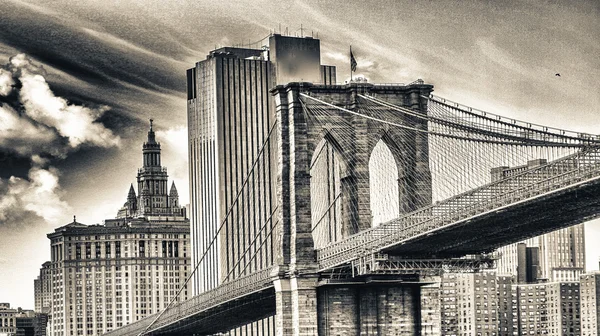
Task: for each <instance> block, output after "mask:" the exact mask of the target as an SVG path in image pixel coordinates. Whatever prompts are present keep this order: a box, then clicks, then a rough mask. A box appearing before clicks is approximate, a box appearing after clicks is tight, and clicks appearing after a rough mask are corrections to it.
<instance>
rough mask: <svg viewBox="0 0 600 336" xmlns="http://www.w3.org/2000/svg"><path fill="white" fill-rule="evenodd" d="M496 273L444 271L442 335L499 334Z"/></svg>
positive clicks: (482, 335) (484, 335)
mask: <svg viewBox="0 0 600 336" xmlns="http://www.w3.org/2000/svg"><path fill="white" fill-rule="evenodd" d="M497 296H498V294H497V284H496V273H495V272H489V271H483V272H475V273H447V274H444V275H443V277H442V294H441V299H442V308H441V309H442V310H441V314H442V333H441V334H442V335H445V336H454V335H457V336H480V335H481V336H496V335H498V298H497Z"/></svg>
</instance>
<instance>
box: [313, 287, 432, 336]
mask: <svg viewBox="0 0 600 336" xmlns="http://www.w3.org/2000/svg"><path fill="white" fill-rule="evenodd" d="M420 302H421V300H420V287H419V285H416V284H409V285H407V284H382V283H377V284H374V285H371V284H366V285H331V286H329V285H328V286H323V287H320V288H319V289H318V304H317V305H318V324H319V335H320V336H333V335H360V336H375V335H411V336H413V335H415V336H416V335H420V334H421V325H420V323H421V322H420V321H421V304H420Z"/></svg>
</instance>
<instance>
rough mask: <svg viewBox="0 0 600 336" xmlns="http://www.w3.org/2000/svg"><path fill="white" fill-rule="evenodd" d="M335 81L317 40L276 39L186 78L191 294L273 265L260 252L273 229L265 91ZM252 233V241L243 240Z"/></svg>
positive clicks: (211, 60)
mask: <svg viewBox="0 0 600 336" xmlns="http://www.w3.org/2000/svg"><path fill="white" fill-rule="evenodd" d="M335 80H336V73H335V67H331V66H325V65H321V63H320V41H319V40H318V39H313V38H311V37H299V38H298V37H289V36H281V35H278V34H275V35H272V36H271V37H270V38H269V45H268V47H267V46H265V47H264V48H263V49H246V48H231V47H225V48H220V49H216V50H213V51H211V52H210V53H209V55H208V56H207V57H206V59H205V60H203V61H200V62H198V63H196V65H195V67H193V68H191V69H189V70H188V71H187V87H188V90H187V92H188V104H187V108H188V132H189V164H190V190H191V197H190V203H191V216H190V217H191V234H192V245H193V253H192V263H193V264H194V265H196V264H197V263H199V265H200V266H199V270H198V272H196V273H195V275H194V279H193V282H194V283H193V284H194V292H195V293H196V294H197V293H200V292H203V291H206V290H208V289H211V288H214V287H216V286H217V285H219V284H220V283H221V282H223V281H227V280H230V279H234V278H236V277H238V276H240V275H244V274H248V273H251V272H254V271H256V270H259V269H263V268H265V267H268V266H270V265H272V264H273V262H274V261H273V256H274V253H269V252H268V251H269V248H271V246H272V244H273V242H272V239H271V236H270V234H269V232H271V231H272V230H273V227H274V226H275V225H277V223H275V222H274V221H273V220H272V218H271V216H272V214H273V213H274V211H275V209H276V208H277V201H276V197H275V196H276V195H275V190H274V189H273V188H274V186H275V179H276V176H275V175H274V171H275V169H274V168H275V165H276V164H277V162H276V159H275V158H274V155H275V150H274V148H275V146H276V144H275V143H274V141H273V139H274V138H275V137H274V136H271V135H272V134H273V132H276V118H275V106H274V99H273V97H272V96H271V94H270V92H269V91H270V89H271V88H273V87H274V86H275V85H276V84H285V83H287V82H291V81H297V82H320V83H324V84H332V83H335ZM249 186H252V187H251V188H250V187H249ZM240 223H245V225H239V224H240ZM256 233H262V234H261V235H259V236H260V237H261V238H260V241H256V242H252V241H250V237H253V236H255V235H256ZM258 246H260V248H258ZM258 251H260V252H258Z"/></svg>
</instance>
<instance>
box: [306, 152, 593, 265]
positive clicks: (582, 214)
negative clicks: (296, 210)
mask: <svg viewBox="0 0 600 336" xmlns="http://www.w3.org/2000/svg"><path fill="white" fill-rule="evenodd" d="M599 195H600V149H598V148H588V149H584V150H582V151H579V152H577V153H575V154H573V155H570V156H567V157H565V158H561V159H559V160H555V161H552V162H549V163H548V164H545V165H542V166H539V167H536V168H533V169H530V170H526V171H524V172H522V173H520V174H517V175H514V176H511V177H509V178H506V179H503V180H500V181H496V182H493V183H489V184H487V185H484V186H482V187H479V188H476V189H473V190H470V191H468V192H465V193H463V194H460V195H457V196H454V197H452V198H449V199H447V200H444V201H441V202H437V203H435V204H433V205H431V206H428V207H425V208H422V209H419V210H417V211H414V212H412V213H409V214H407V215H405V216H402V217H400V218H398V219H394V220H391V221H389V222H387V223H384V224H381V225H380V226H378V227H375V228H372V229H369V230H364V231H361V232H359V233H357V234H355V235H352V236H350V237H348V238H346V239H344V240H341V241H338V242H335V243H332V244H330V245H328V246H325V247H323V248H321V249H319V250H317V261H318V263H319V268H320V269H321V270H323V271H324V270H327V269H330V268H332V267H336V266H339V265H343V264H346V263H350V262H352V261H353V260H356V259H359V258H369V256H371V255H373V254H375V253H379V252H384V253H387V254H391V255H401V256H406V257H458V256H464V255H467V254H473V253H479V252H489V251H491V250H493V249H494V248H497V247H500V246H502V245H507V244H510V243H513V242H517V241H520V240H523V239H525V238H529V237H533V236H536V235H539V234H541V233H545V232H549V231H552V230H556V229H560V228H562V227H567V226H570V225H574V224H578V223H582V222H585V221H588V220H590V219H593V218H596V217H598V216H600V197H598V196H599Z"/></svg>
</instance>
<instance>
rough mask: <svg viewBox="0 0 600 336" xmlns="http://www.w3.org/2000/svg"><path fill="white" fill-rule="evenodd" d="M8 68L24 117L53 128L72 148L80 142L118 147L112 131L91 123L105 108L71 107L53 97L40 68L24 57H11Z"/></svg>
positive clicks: (62, 100)
mask: <svg viewBox="0 0 600 336" xmlns="http://www.w3.org/2000/svg"><path fill="white" fill-rule="evenodd" d="M9 69H10V70H11V71H12V73H13V75H15V76H16V77H17V79H18V81H19V82H20V83H21V88H20V90H19V98H20V101H21V103H22V104H23V106H24V112H25V114H26V115H27V116H28V117H29V118H31V119H32V120H34V121H36V122H38V123H40V124H43V125H46V126H49V127H52V128H54V129H56V130H57V131H58V133H59V134H60V135H61V136H63V137H66V138H68V142H69V145H70V146H71V147H72V148H77V147H78V146H80V145H82V144H84V143H88V144H91V145H94V146H100V147H111V146H117V145H118V144H119V138H118V137H115V135H114V134H113V133H112V131H110V130H109V129H107V128H105V127H104V126H103V125H102V124H101V123H98V122H96V121H95V120H97V119H98V118H99V117H100V116H101V115H102V114H103V113H104V112H106V111H107V109H108V108H107V107H106V106H102V107H99V108H88V107H84V106H78V105H71V104H69V103H68V102H67V101H66V99H64V98H61V97H56V96H55V95H54V94H53V93H52V91H51V90H50V87H49V86H48V83H47V82H46V80H45V78H44V77H43V76H42V75H41V74H40V72H42V69H40V68H39V67H37V66H36V65H34V64H33V63H32V62H31V60H30V59H29V58H28V57H27V56H25V55H24V54H19V55H17V56H15V57H12V58H11V59H10V64H9Z"/></svg>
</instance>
